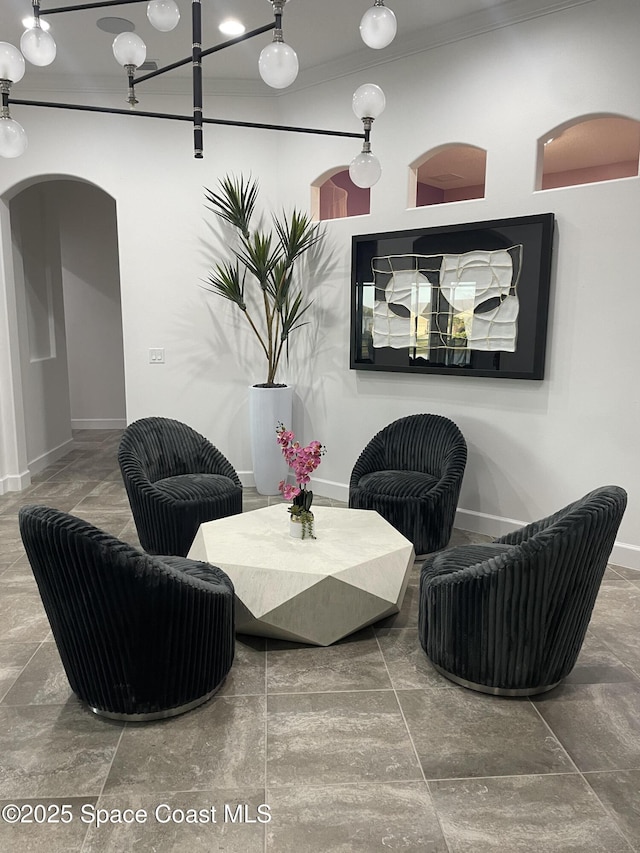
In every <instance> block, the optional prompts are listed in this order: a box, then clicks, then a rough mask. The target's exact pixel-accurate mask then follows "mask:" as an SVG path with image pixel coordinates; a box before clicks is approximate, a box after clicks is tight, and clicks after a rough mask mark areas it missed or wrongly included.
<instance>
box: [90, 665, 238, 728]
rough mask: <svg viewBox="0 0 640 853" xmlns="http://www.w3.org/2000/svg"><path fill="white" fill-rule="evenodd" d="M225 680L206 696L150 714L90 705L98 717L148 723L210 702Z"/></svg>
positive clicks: (175, 715)
mask: <svg viewBox="0 0 640 853" xmlns="http://www.w3.org/2000/svg"><path fill="white" fill-rule="evenodd" d="M225 678H226V676H225ZM224 682H225V679H224V678H223V679H222V681H221V682H220V684H218V686H217V687H214V689H213V690H211V691H209V693H206V694H205V695H204V696H200V697H199V698H198V699H194V700H193V701H192V702H187V703H186V704H184V705H178V706H177V707H176V708H167V709H166V710H164V711H152V712H151V713H149V714H120V713H117V712H116V711H103V710H102V709H101V708H94V707H92V706H91V705H90V706H89V707H90V708H91V710H92V711H93V713H94V714H96V715H97V716H98V717H105V718H106V719H108V720H118V721H120V722H123V723H148V722H150V721H151V720H166V719H168V718H169V717H177V716H178V715H179V714H186V712H187V711H192V710H193V709H194V708H197V707H198V706H199V705H204V703H205V702H208V701H209V699H211V697H212V696H214V695H215V694H216V693H217V692H218V690H220V688H221V687H222V685H223V684H224Z"/></svg>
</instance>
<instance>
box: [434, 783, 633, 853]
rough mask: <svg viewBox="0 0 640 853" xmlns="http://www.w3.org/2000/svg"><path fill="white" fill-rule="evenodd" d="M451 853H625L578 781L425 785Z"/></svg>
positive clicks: (611, 826)
mask: <svg viewBox="0 0 640 853" xmlns="http://www.w3.org/2000/svg"><path fill="white" fill-rule="evenodd" d="M429 788H430V790H431V795H432V797H433V801H434V803H435V807H436V810H437V812H438V816H439V817H440V822H441V825H442V829H443V832H444V834H445V838H446V839H447V843H448V845H449V850H450V851H451V853H491V851H509V853H511V851H516V850H517V851H518V853H630V849H631V848H630V847H629V845H628V843H627V842H626V841H625V839H624V838H623V837H622V835H621V834H620V833H619V832H618V830H617V828H616V826H615V825H614V823H613V821H612V820H611V818H610V817H609V816H608V815H607V814H606V812H605V810H604V808H603V807H602V806H601V804H600V803H599V802H598V800H597V798H596V797H595V796H594V794H593V791H591V789H590V788H589V786H588V785H587V784H586V782H585V781H584V779H582V778H581V777H580V776H579V775H577V774H576V775H559V776H556V775H552V776H522V777H511V778H507V779H477V780H469V779H461V780H457V781H451V782H432V783H430V784H429Z"/></svg>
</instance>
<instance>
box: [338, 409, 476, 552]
mask: <svg viewBox="0 0 640 853" xmlns="http://www.w3.org/2000/svg"><path fill="white" fill-rule="evenodd" d="M466 462H467V445H466V442H465V440H464V436H463V435H462V433H461V432H460V430H459V429H458V427H457V426H456V424H454V423H453V421H450V420H449V419H448V418H445V417H442V416H441V415H429V414H426V415H409V416H408V417H406V418H400V420H397V421H394V422H393V423H391V424H389V425H388V426H386V427H385V428H384V429H383V430H381V431H380V432H379V433H378V434H377V435H375V436H374V437H373V438H372V439H371V441H370V442H369V444H367V446H366V447H365V449H364V450H363V451H362V453H361V454H360V456H359V458H358V460H357V462H356V464H355V466H354V468H353V471H352V473H351V480H350V483H349V506H350V507H353V508H354V509H375V510H377V511H378V512H379V513H380V515H381V516H382V517H383V518H386V520H387V521H388V522H389V523H390V524H392V525H393V526H394V527H395V528H396V530H399V531H400V533H402V535H403V536H405V537H406V538H407V539H409V540H410V541H411V542H412V543H413V547H414V549H415V552H416V554H429V553H431V552H432V551H438V550H440V549H441V548H444V547H445V546H446V545H447V543H448V542H449V539H450V538H451V530H452V529H453V522H454V519H455V514H456V507H457V505H458V497H459V495H460V487H461V485H462V477H463V475H464V469H465V465H466Z"/></svg>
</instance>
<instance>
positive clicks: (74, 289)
mask: <svg viewBox="0 0 640 853" xmlns="http://www.w3.org/2000/svg"><path fill="white" fill-rule="evenodd" d="M9 195H10V198H9V199H7V198H6V196H5V201H6V202H7V208H8V219H9V226H8V229H7V228H5V229H4V234H3V237H4V239H3V243H5V244H6V237H7V230H8V232H9V234H10V244H11V249H10V253H11V258H10V259H9V262H7V260H8V259H7V251H6V245H5V253H4V254H5V264H4V266H5V286H6V287H7V289H9V288H11V289H12V291H13V292H12V293H7V294H6V296H7V298H6V300H5V301H6V305H7V306H8V312H7V314H8V317H7V319H8V323H9V327H10V328H11V327H13V328H12V331H13V334H12V335H11V336H10V337H11V340H10V349H11V352H10V358H11V361H12V364H13V367H14V370H13V377H14V389H13V390H14V394H13V407H12V412H10V413H9V414H8V413H7V411H6V410H5V411H3V412H2V418H3V421H6V420H7V417H10V416H11V414H12V415H13V418H14V427H15V428H14V440H15V443H16V445H17V453H14V457H15V456H17V457H18V461H19V465H18V467H19V469H20V477H19V482H17V483H13V484H12V483H9V489H11V488H16V486H17V487H18V488H21V487H22V486H24V485H26V484H27V483H28V480H29V476H30V475H34V474H36V473H38V472H39V471H41V470H42V469H43V468H45V467H46V466H47V465H50V464H51V463H52V462H55V461H56V460H57V459H59V458H61V457H62V456H64V455H65V454H66V453H67V452H68V451H69V449H70V448H71V442H72V430H73V429H105V428H110V427H111V428H120V427H123V426H124V425H125V424H126V409H125V386H124V354H123V340H122V309H121V302H120V275H119V259H118V240H117V219H116V205H115V201H114V199H113V198H112V197H111V196H109V195H108V194H107V193H106V192H104V191H103V190H102V189H100V188H99V187H97V186H95V185H93V184H90V183H87V182H84V181H80V180H77V179H71V178H66V177H65V178H63V177H59V176H50V177H49V176H40V177H38V178H36V179H34V180H31V181H30V182H29V184H28V185H27V186H22V187H18V188H14V191H13V193H10V194H9ZM7 273H9V274H7ZM16 385H17V386H18V387H16ZM9 456H11V453H9ZM14 467H15V466H14ZM25 480H26V482H25Z"/></svg>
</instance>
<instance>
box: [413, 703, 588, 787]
mask: <svg viewBox="0 0 640 853" xmlns="http://www.w3.org/2000/svg"><path fill="white" fill-rule="evenodd" d="M398 698H399V701H400V705H401V706H402V710H403V713H404V716H405V719H406V721H407V725H408V727H409V731H410V732H411V736H412V738H413V742H414V744H415V748H416V751H417V753H418V755H419V757H420V761H421V763H422V769H423V771H424V775H425V777H426V778H427V779H447V778H449V779H452V778H457V777H466V776H510V775H515V774H524V773H559V772H563V771H568V770H573V765H572V763H571V761H570V759H569V757H568V756H567V755H566V753H565V751H564V750H563V749H562V747H561V746H560V744H559V743H558V741H557V740H556V739H555V738H554V737H552V736H551V735H550V733H549V730H548V728H547V727H546V726H545V725H544V723H543V722H542V720H540V718H539V716H538V714H537V713H536V710H535V708H533V707H532V705H531V704H530V703H529V702H528V701H527V700H518V699H504V698H500V697H497V696H487V695H485V694H483V693H476V692H474V691H471V690H466V689H465V688H464V687H459V688H455V689H451V690H433V689H429V690H402V691H399V692H398Z"/></svg>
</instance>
